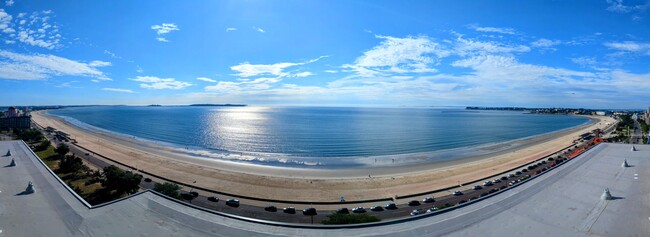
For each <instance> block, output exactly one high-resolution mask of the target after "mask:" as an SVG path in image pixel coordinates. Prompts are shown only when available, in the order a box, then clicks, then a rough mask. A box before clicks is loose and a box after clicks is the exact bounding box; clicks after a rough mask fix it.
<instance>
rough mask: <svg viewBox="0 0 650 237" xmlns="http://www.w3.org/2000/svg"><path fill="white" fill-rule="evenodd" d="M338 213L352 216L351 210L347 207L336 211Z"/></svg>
mask: <svg viewBox="0 0 650 237" xmlns="http://www.w3.org/2000/svg"><path fill="white" fill-rule="evenodd" d="M336 213H338V214H350V210H348V208H346V207H342V208H339V209H337V210H336Z"/></svg>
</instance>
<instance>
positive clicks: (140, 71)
mask: <svg viewBox="0 0 650 237" xmlns="http://www.w3.org/2000/svg"><path fill="white" fill-rule="evenodd" d="M135 72H137V73H143V72H144V70H143V69H142V68H141V67H140V65H136V67H135Z"/></svg>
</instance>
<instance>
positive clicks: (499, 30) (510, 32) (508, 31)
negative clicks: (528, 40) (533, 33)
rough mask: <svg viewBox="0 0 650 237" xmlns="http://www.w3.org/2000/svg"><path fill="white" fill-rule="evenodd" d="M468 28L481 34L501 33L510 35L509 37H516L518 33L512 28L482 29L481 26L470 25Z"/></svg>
mask: <svg viewBox="0 0 650 237" xmlns="http://www.w3.org/2000/svg"><path fill="white" fill-rule="evenodd" d="M468 27H469V28H470V29H472V30H475V31H479V32H487V33H499V34H508V35H514V34H515V33H516V31H515V29H512V28H498V27H481V26H479V25H469V26H468Z"/></svg>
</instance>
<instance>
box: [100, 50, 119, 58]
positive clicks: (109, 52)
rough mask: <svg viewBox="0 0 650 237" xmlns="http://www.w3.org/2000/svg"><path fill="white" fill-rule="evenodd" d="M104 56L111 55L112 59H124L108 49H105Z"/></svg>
mask: <svg viewBox="0 0 650 237" xmlns="http://www.w3.org/2000/svg"><path fill="white" fill-rule="evenodd" d="M104 54H106V55H109V56H111V57H112V58H117V59H122V57H120V56H118V55H117V54H115V53H113V52H111V51H108V50H106V49H104Z"/></svg>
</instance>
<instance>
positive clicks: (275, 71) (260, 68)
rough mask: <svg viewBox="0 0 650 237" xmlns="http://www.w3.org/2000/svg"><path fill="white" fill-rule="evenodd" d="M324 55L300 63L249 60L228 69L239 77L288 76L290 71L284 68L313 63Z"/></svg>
mask: <svg viewBox="0 0 650 237" xmlns="http://www.w3.org/2000/svg"><path fill="white" fill-rule="evenodd" d="M325 57H327V56H321V57H318V58H315V59H312V60H308V61H306V62H300V63H289V62H282V63H274V64H251V63H249V62H244V63H240V64H238V65H235V66H232V67H230V70H233V71H235V72H237V74H235V76H239V77H253V76H262V75H273V76H279V77H284V76H290V73H288V72H286V71H285V69H287V68H289V67H294V66H299V65H305V64H309V63H313V62H316V61H318V60H320V59H322V58H325Z"/></svg>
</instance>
